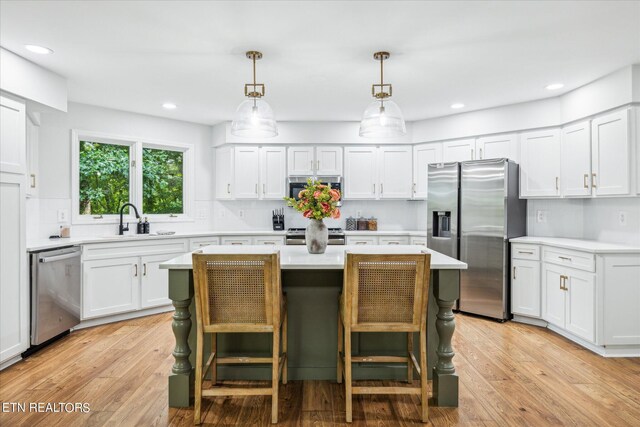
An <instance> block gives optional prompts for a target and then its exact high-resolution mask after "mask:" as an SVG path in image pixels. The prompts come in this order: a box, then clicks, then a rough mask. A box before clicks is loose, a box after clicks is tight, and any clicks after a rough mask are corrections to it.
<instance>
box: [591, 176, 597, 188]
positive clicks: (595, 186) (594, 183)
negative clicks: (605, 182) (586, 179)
mask: <svg viewBox="0 0 640 427" xmlns="http://www.w3.org/2000/svg"><path fill="white" fill-rule="evenodd" d="M591 186H592V187H593V188H597V187H598V186H597V185H596V174H595V173H592V174H591Z"/></svg>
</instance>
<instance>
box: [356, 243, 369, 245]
mask: <svg viewBox="0 0 640 427" xmlns="http://www.w3.org/2000/svg"><path fill="white" fill-rule="evenodd" d="M366 244H367V242H356V245H366Z"/></svg>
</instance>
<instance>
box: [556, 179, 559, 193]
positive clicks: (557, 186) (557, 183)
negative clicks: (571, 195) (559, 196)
mask: <svg viewBox="0 0 640 427" xmlns="http://www.w3.org/2000/svg"><path fill="white" fill-rule="evenodd" d="M559 189H560V178H558V177H557V176H556V191H558V190H559Z"/></svg>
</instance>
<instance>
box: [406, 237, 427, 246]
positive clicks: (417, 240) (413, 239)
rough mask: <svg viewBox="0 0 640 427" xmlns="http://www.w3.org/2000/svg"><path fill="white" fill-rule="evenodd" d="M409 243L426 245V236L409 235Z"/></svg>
mask: <svg viewBox="0 0 640 427" xmlns="http://www.w3.org/2000/svg"><path fill="white" fill-rule="evenodd" d="M409 244H410V245H420V246H427V238H426V237H415V236H413V237H411V239H410V243H409Z"/></svg>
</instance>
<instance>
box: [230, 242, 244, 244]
mask: <svg viewBox="0 0 640 427" xmlns="http://www.w3.org/2000/svg"><path fill="white" fill-rule="evenodd" d="M231 244H232V245H241V244H242V242H231Z"/></svg>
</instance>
